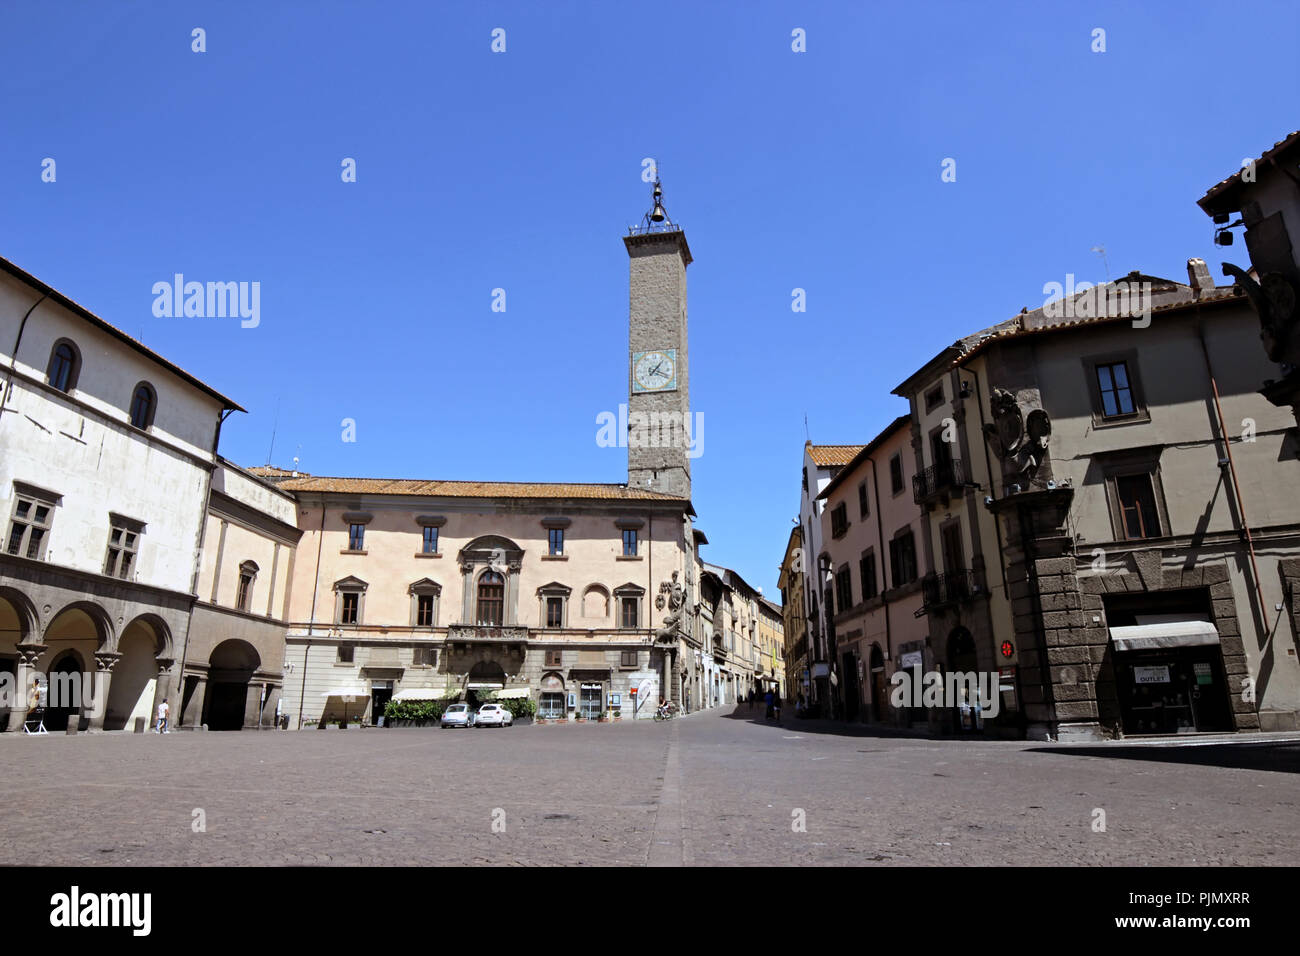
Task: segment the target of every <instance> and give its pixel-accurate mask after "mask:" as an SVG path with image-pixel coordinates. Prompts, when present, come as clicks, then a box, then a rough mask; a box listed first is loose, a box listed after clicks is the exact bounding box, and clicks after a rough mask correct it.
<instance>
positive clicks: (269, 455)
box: [266, 397, 280, 465]
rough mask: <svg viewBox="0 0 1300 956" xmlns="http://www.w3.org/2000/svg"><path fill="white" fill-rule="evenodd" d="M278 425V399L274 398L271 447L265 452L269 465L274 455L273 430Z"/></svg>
mask: <svg viewBox="0 0 1300 956" xmlns="http://www.w3.org/2000/svg"><path fill="white" fill-rule="evenodd" d="M279 426H280V399H279V398H278V397H277V398H276V400H275V421H273V422H272V423H271V447H270V448H269V449H267V452H266V463H267V464H268V465H269V464H270V463H271V460H272V458H273V457H274V456H275V430H276V429H277V428H278V427H279Z"/></svg>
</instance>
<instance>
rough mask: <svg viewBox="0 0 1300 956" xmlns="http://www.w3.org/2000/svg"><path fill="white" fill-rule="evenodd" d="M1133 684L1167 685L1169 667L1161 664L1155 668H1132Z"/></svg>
mask: <svg viewBox="0 0 1300 956" xmlns="http://www.w3.org/2000/svg"><path fill="white" fill-rule="evenodd" d="M1133 683H1135V684H1168V683H1169V665H1168V664H1161V665H1159V666H1156V667H1134V668H1133Z"/></svg>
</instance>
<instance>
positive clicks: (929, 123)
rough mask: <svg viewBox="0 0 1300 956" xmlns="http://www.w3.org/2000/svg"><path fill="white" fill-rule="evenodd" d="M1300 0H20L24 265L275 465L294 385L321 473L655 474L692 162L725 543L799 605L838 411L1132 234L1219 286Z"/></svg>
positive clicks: (297, 423) (16, 80) (1, 161)
mask: <svg viewBox="0 0 1300 956" xmlns="http://www.w3.org/2000/svg"><path fill="white" fill-rule="evenodd" d="M1298 11H1300V5H1297V4H1295V3H1294V2H1279V3H1250V2H1236V3H1233V4H1230V5H1225V4H1223V3H1211V2H1200V0H1197V2H1189V3H1181V2H1180V3H1177V4H1175V3H1171V2H1164V3H1158V4H1144V5H1141V8H1139V7H1138V5H1135V4H1130V3H1068V4H1062V3H1041V2H1034V3H1024V4H995V3H988V4H986V3H943V4H933V3H915V2H914V3H906V4H881V5H875V4H866V3H836V4H832V3H818V4H806V3H750V2H746V3H744V4H740V3H735V4H729V5H724V4H720V3H700V2H698V0H697V2H685V3H678V2H655V3H645V4H624V3H617V4H616V3H594V2H593V3H568V2H557V0H548V2H546V3H522V2H519V3H505V4H503V3H461V4H445V3H439V4H433V3H409V4H407V3H385V4H364V3H354V4H344V3H319V2H313V3H310V4H308V3H305V2H304V3H220V4H218V3H185V4H178V3H162V2H157V3H129V2H113V3H103V2H95V3H79V4H59V3H49V2H39V3H36V2H13V0H7V2H6V4H5V11H4V14H3V29H2V30H0V54H2V62H3V63H4V69H3V71H0V102H2V103H3V110H4V120H5V121H4V125H3V130H4V135H3V136H2V137H0V236H3V242H2V243H0V254H3V255H4V256H6V257H8V258H10V259H12V260H14V261H15V262H17V263H18V264H19V265H20V266H22V267H24V268H26V269H28V270H29V271H31V272H33V273H35V274H36V275H37V276H39V277H40V278H41V279H43V280H45V281H47V282H49V283H50V284H51V285H53V286H55V287H56V288H58V289H59V290H61V291H63V292H65V293H67V294H68V295H70V296H72V297H73V298H74V299H76V300H78V301H79V302H81V303H83V304H84V305H86V306H87V307H89V308H90V309H92V310H93V311H95V312H97V313H98V314H100V315H102V316H103V317H104V318H106V319H107V320H109V321H110V322H113V323H114V324H116V325H118V326H119V327H121V328H123V329H125V330H126V331H127V332H129V333H131V334H132V335H136V336H138V337H140V338H141V339H143V341H144V342H145V343H146V344H148V345H149V346H151V347H152V348H154V349H156V350H158V351H159V352H161V353H162V354H163V355H165V356H167V357H168V358H170V359H172V360H173V361H175V362H176V363H177V364H179V365H181V366H182V367H183V368H186V369H188V370H190V371H192V372H193V373H194V374H196V375H198V376H199V377H200V378H202V379H204V380H205V381H207V382H209V383H210V384H211V385H213V386H214V387H216V388H217V389H219V390H221V391H223V392H224V393H226V394H228V395H230V396H232V397H233V398H235V399H236V400H237V401H239V402H240V403H241V404H243V405H244V406H245V407H247V408H248V409H249V414H247V415H236V416H234V417H233V418H232V419H231V420H230V422H229V423H228V425H227V427H226V429H225V431H224V433H223V436H222V451H223V452H224V454H225V455H227V456H228V457H230V458H232V459H234V460H236V461H239V462H242V463H245V464H261V463H264V462H265V461H266V460H267V456H268V451H269V448H270V442H271V431H272V426H273V424H274V423H275V420H276V416H277V407H278V436H277V438H276V444H275V452H274V456H273V457H274V459H275V461H276V462H277V463H280V464H287V463H289V461H290V460H291V459H292V457H293V456H294V455H295V454H296V455H298V456H299V457H300V458H301V466H300V467H302V468H303V469H304V470H307V471H310V472H312V473H315V474H328V475H373V476H382V477H430V478H465V479H496V480H542V481H545V480H570V481H612V482H618V481H623V480H625V477H626V459H625V453H624V452H623V451H622V450H618V449H606V448H600V447H597V445H596V440H595V436H596V431H597V427H596V416H597V415H598V414H599V413H600V412H602V411H606V410H609V411H613V410H615V409H617V406H618V404H619V402H622V401H624V400H625V399H626V396H625V389H626V381H627V373H626V369H625V367H624V362H625V354H626V348H627V298H628V292H627V282H628V277H627V256H626V252H625V251H624V248H623V244H622V242H621V241H620V237H621V236H622V235H623V234H624V233H625V231H626V227H627V226H628V225H629V224H630V223H632V222H635V221H637V220H639V218H640V217H641V215H642V213H644V212H645V210H646V207H647V205H648V188H647V187H646V185H645V184H643V183H642V182H641V178H640V173H641V160H642V158H643V157H653V158H655V159H656V160H657V161H658V163H659V168H660V172H661V175H662V176H663V180H664V188H665V198H666V201H667V206H668V210H669V213H670V214H671V215H672V217H673V218H674V219H676V220H678V221H680V222H681V223H682V224H683V225H684V226H685V229H686V233H687V236H688V238H689V240H690V243H691V249H692V252H693V253H694V254H695V257H696V261H695V263H694V265H692V266H691V269H690V273H689V284H690V329H691V378H692V382H691V385H692V391H691V398H692V400H693V405H694V408H695V409H696V410H697V411H700V412H703V414H704V420H705V434H704V442H705V444H704V454H703V456H702V457H701V458H699V459H697V460H696V461H695V463H694V479H695V483H694V488H695V493H694V498H695V505H696V509H697V511H698V512H699V516H700V518H699V526H700V527H701V528H702V529H703V530H704V531H705V532H706V533H707V534H708V536H709V538H710V540H711V541H712V542H713V543H712V544H711V545H710V546H708V547H707V548H706V549H705V557H706V558H707V559H708V560H709V561H712V562H715V563H720V564H726V565H729V566H731V567H734V568H736V569H737V570H738V571H740V573H741V574H742V575H743V576H744V577H746V578H747V579H748V580H749V581H750V582H751V583H753V584H756V585H761V586H763V587H764V588H765V590H766V591H767V592H768V593H769V594H773V592H774V591H775V587H776V565H777V563H778V562H779V560H780V557H781V554H782V551H783V547H784V544H785V540H786V536H787V534H788V532H789V529H790V527H791V519H792V517H793V516H794V515H795V514H796V512H797V509H798V492H799V481H798V469H799V464H800V457H801V453H802V446H803V441H804V415H805V413H806V414H807V416H808V421H809V423H810V427H811V432H812V437H813V440H814V441H817V442H825V443H839V442H844V443H847V442H862V441H865V440H867V439H869V438H870V437H871V436H873V435H874V434H875V433H876V432H877V431H878V430H879V429H880V428H881V427H883V426H884V425H885V424H887V423H888V422H889V421H890V420H891V419H892V418H893V417H894V416H895V415H897V414H899V413H900V412H902V411H903V410H905V409H904V406H903V404H902V402H901V401H900V400H899V399H896V398H894V397H892V396H891V395H890V394H889V392H890V389H892V388H893V387H894V386H895V385H896V384H898V383H899V382H900V381H901V380H902V379H903V378H904V377H906V376H907V375H908V374H909V373H910V372H912V371H913V370H914V369H915V368H916V367H917V366H919V365H920V364H921V363H923V362H924V361H925V360H926V359H928V358H929V357H930V356H932V355H933V354H934V353H935V352H937V351H938V350H939V349H940V348H942V347H943V346H944V345H946V344H949V343H951V342H952V341H953V340H954V339H956V338H957V337H959V336H961V335H964V334H966V333H968V332H970V331H973V330H975V329H978V328H981V327H984V326H986V325H989V324H992V323H994V322H997V321H1000V320H1002V319H1005V318H1007V317H1009V316H1010V315H1011V314H1013V313H1015V312H1018V311H1019V310H1020V308H1021V307H1022V306H1026V305H1027V306H1030V307H1033V306H1036V305H1039V304H1041V302H1042V301H1043V294H1042V288H1043V284H1044V283H1045V282H1049V281H1064V277H1065V274H1066V273H1067V272H1073V273H1074V274H1075V275H1076V276H1078V277H1079V278H1081V279H1088V280H1094V281H1095V280H1101V279H1104V278H1105V275H1104V272H1103V266H1102V260H1101V259H1100V257H1099V256H1098V255H1096V254H1095V253H1093V252H1091V251H1090V250H1091V248H1092V247H1093V246H1095V245H1097V244H1104V246H1105V247H1106V249H1107V253H1108V258H1109V269H1110V273H1111V275H1119V274H1122V273H1124V272H1127V271H1129V270H1131V269H1141V270H1142V271H1144V272H1149V273H1154V274H1158V275H1166V276H1169V277H1172V278H1185V276H1186V272H1185V262H1186V260H1187V258H1188V257H1189V256H1201V257H1203V258H1205V259H1207V260H1208V261H1209V262H1210V263H1211V264H1212V269H1213V272H1214V274H1215V275H1216V278H1217V277H1218V266H1217V263H1218V262H1219V260H1220V259H1221V258H1222V256H1219V255H1217V254H1216V250H1215V248H1214V246H1213V245H1212V244H1211V236H1212V228H1211V223H1210V220H1209V219H1208V218H1206V217H1205V216H1204V215H1203V214H1202V213H1201V212H1200V210H1199V209H1198V208H1197V207H1196V205H1195V200H1196V199H1197V198H1198V197H1200V196H1201V195H1202V194H1203V193H1204V191H1205V190H1206V189H1207V188H1208V187H1209V186H1211V185H1212V184H1213V183H1215V182H1217V181H1218V180H1220V179H1222V178H1223V177H1225V176H1227V175H1228V174H1230V173H1232V172H1233V171H1234V170H1235V169H1236V168H1237V167H1238V166H1239V164H1240V162H1241V160H1242V159H1243V158H1245V157H1250V156H1257V155H1259V154H1260V153H1261V152H1262V151H1263V150H1264V149H1266V148H1267V147H1268V146H1270V145H1271V144H1272V143H1273V142H1274V141H1275V140H1278V139H1280V138H1281V137H1282V136H1283V135H1285V134H1286V133H1287V132H1289V131H1291V130H1292V129H1294V128H1295V127H1296V120H1297V117H1296V116H1295V115H1294V113H1293V111H1291V110H1290V109H1288V107H1289V106H1291V105H1292V104H1294V101H1295V95H1296V92H1297V90H1300V58H1297V57H1296V55H1295V44H1296V38H1297V37H1298V36H1300V12H1298ZM194 27H202V28H204V29H205V30H206V34H207V36H206V42H207V52H205V53H202V54H198V53H194V52H192V51H191V30H192V29H193V28H194ZM497 27H501V28H504V29H505V31H506V52H505V53H504V54H494V53H492V52H491V49H490V44H491V35H490V34H491V31H492V30H493V29H494V28H497ZM797 27H798V28H803V29H804V30H806V31H807V52H806V53H794V52H792V50H791V42H792V41H791V31H792V30H793V29H795V28H797ZM1097 27H1100V28H1103V29H1104V30H1105V31H1106V52H1105V53H1093V52H1092V51H1091V45H1092V31H1093V29H1094V28H1097ZM46 157H51V158H53V159H55V161H56V163H57V167H56V168H57V181H56V182H54V183H43V182H42V181H41V162H42V160H43V159H44V158H46ZM344 157H352V158H354V159H355V160H356V162H357V174H358V175H357V179H358V181H357V182H356V183H354V184H344V183H342V182H341V180H340V163H341V161H342V160H343V158H344ZM949 157H951V158H953V159H955V160H956V162H957V167H956V172H957V179H956V182H953V183H944V182H942V181H941V178H940V173H941V163H942V161H943V160H944V159H945V158H949ZM1237 258H1238V259H1240V258H1241V256H1240V255H1238V257H1237ZM176 272H181V273H184V274H185V275H186V276H187V277H188V278H191V279H197V280H200V281H208V280H214V281H215V280H222V281H224V280H233V281H240V280H243V281H258V282H260V283H261V286H262V299H261V324H260V326H259V327H258V328H256V329H243V328H241V327H240V325H239V323H238V321H237V320H230V319H225V320H222V319H195V318H191V319H184V318H181V319H176V318H155V317H154V315H153V313H152V304H153V296H152V293H151V291H150V290H151V287H152V285H153V283H154V282H157V281H160V280H170V278H171V276H172V275H173V273H176ZM1220 281H1222V280H1220ZM498 287H500V288H504V289H505V290H506V294H507V311H506V312H505V313H504V314H499V313H494V312H492V311H491V308H490V306H491V291H492V289H494V288H498ZM795 287H800V288H803V289H805V290H806V291H807V307H808V310H807V312H806V313H805V314H802V315H796V314H794V313H792V312H791V308H790V302H791V290H792V289H793V288H795ZM344 418H352V419H355V421H356V426H357V441H356V442H355V443H352V444H348V443H344V442H343V441H342V440H341V439H342V428H341V425H340V423H341V421H342V420H343V419H344Z"/></svg>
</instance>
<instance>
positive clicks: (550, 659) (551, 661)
mask: <svg viewBox="0 0 1300 956" xmlns="http://www.w3.org/2000/svg"><path fill="white" fill-rule="evenodd" d="M563 653H564V652H563V651H558V650H554V649H551V648H548V649H547V651H546V666H547V667H559V666H560V665H561V663H562V655H563Z"/></svg>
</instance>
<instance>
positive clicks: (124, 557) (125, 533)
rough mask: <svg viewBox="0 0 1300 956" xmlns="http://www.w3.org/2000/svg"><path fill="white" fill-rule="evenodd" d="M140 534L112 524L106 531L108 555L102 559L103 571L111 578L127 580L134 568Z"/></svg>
mask: <svg viewBox="0 0 1300 956" xmlns="http://www.w3.org/2000/svg"><path fill="white" fill-rule="evenodd" d="M139 540H140V536H139V534H138V533H137V532H135V531H133V530H131V529H130V528H127V527H125V526H124V525H113V526H112V527H111V528H110V529H109V532H108V555H107V557H106V558H105V559H104V573H105V574H107V575H108V576H109V577H111V578H122V579H123V580H128V579H129V578H130V577H131V572H132V570H133V569H134V568H135V556H136V551H137V549H138V547H139Z"/></svg>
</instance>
